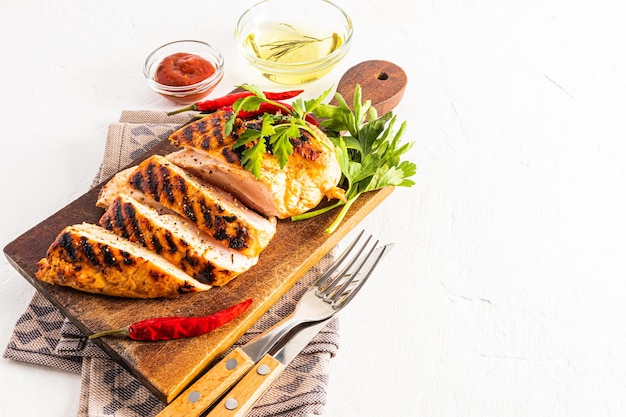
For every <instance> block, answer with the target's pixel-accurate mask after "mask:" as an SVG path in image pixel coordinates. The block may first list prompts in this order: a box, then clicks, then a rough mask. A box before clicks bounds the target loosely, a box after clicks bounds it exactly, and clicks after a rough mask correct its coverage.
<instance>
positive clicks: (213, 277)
mask: <svg viewBox="0 0 626 417" xmlns="http://www.w3.org/2000/svg"><path fill="white" fill-rule="evenodd" d="M100 225H101V226H102V227H105V228H107V229H108V230H110V231H112V232H114V233H115V234H117V235H120V236H121V235H126V236H127V238H128V239H129V240H130V241H133V242H138V241H139V240H140V239H141V241H142V242H143V243H142V246H144V247H145V248H147V249H149V250H152V251H154V252H155V253H156V254H158V255H161V256H163V257H164V258H165V259H167V260H168V261H170V262H171V263H173V264H174V265H176V266H177V267H179V268H180V269H181V270H183V271H184V272H186V273H187V274H189V275H191V276H192V277H194V278H195V279H197V280H199V281H200V282H203V283H206V284H210V285H223V284H224V283H226V282H228V281H230V280H231V279H233V278H234V277H236V276H237V275H239V274H240V273H242V272H244V271H245V270H247V269H248V268H249V267H250V266H252V265H254V264H255V263H256V261H257V259H256V258H250V257H247V256H243V255H240V254H235V253H234V252H233V251H230V250H226V249H222V248H221V247H219V248H218V247H216V246H214V245H217V246H219V245H218V244H217V243H212V241H211V240H210V238H209V237H208V236H206V235H205V234H203V233H201V232H200V231H199V230H198V229H197V228H196V227H195V226H194V225H192V224H191V223H190V222H187V221H185V220H184V219H183V218H181V217H179V216H178V215H173V214H168V215H159V214H158V212H157V211H156V210H155V209H153V208H151V207H149V206H146V205H144V204H142V203H140V202H139V201H138V200H136V199H134V198H133V197H131V196H129V195H127V194H121V195H120V196H118V197H117V198H116V199H115V200H114V201H113V202H112V203H111V205H110V206H109V207H108V208H107V210H106V212H105V213H104V215H103V216H102V217H101V218H100ZM236 244H238V243H236ZM235 258H236V259H235Z"/></svg>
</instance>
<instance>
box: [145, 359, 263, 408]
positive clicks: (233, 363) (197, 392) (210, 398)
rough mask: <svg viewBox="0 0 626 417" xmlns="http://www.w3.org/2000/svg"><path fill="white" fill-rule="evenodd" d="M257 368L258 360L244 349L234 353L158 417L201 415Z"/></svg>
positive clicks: (214, 367) (215, 366)
mask: <svg viewBox="0 0 626 417" xmlns="http://www.w3.org/2000/svg"><path fill="white" fill-rule="evenodd" d="M253 365H254V361H253V360H252V359H250V358H249V357H248V355H246V354H245V353H244V352H243V351H242V350H241V348H237V349H235V350H233V351H232V352H231V353H230V354H228V355H227V356H226V357H224V359H222V360H221V361H220V362H218V363H217V364H216V365H214V366H213V367H212V368H211V369H210V370H209V371H208V372H206V373H205V374H204V375H203V376H202V377H201V378H200V379H198V380H197V381H196V382H195V383H194V384H193V385H191V386H190V387H189V388H187V390H185V391H184V392H183V393H182V394H180V395H179V396H178V397H177V398H176V399H175V400H174V401H172V402H171V403H170V404H169V405H168V406H167V407H166V408H164V409H163V411H161V412H160V413H159V414H158V416H157V417H180V416H199V415H201V414H202V413H203V412H204V411H206V410H207V409H208V408H209V407H210V406H211V405H212V404H213V403H214V402H215V401H216V400H218V399H219V398H220V397H221V396H222V395H223V394H224V393H225V392H227V391H228V390H229V389H230V387H232V386H233V385H234V384H235V383H237V381H238V380H239V379H240V378H241V377H242V376H243V375H244V374H245V373H246V372H248V370H249V369H250V368H252V366H253Z"/></svg>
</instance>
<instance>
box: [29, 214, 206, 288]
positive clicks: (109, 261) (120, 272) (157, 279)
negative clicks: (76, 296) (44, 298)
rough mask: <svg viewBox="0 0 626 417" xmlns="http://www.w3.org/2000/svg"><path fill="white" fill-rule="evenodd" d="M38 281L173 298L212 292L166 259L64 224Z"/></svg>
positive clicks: (95, 229) (95, 230) (104, 233)
mask: <svg viewBox="0 0 626 417" xmlns="http://www.w3.org/2000/svg"><path fill="white" fill-rule="evenodd" d="M38 267H39V269H38V271H37V273H36V277H37V278H38V279H39V280H41V281H43V282H47V283H49V284H56V285H63V286H68V287H72V288H75V289H77V290H80V291H86V292H90V293H95V294H104V295H111V296H117V297H130V298H158V297H175V296H177V295H179V294H184V293H191V292H198V291H205V290H208V289H209V288H211V287H210V286H209V285H206V284H203V283H201V282H199V281H197V280H195V279H193V278H192V277H190V276H189V275H187V274H186V273H184V272H183V271H181V270H180V269H178V268H176V267H175V266H174V265H172V264H171V263H169V262H167V261H166V260H165V259H164V258H162V257H161V256H159V255H156V254H155V253H153V252H151V251H149V250H147V249H145V248H144V247H142V246H140V245H138V244H135V243H133V242H130V241H129V240H126V239H124V238H121V237H119V236H117V235H116V234H114V233H112V232H110V231H108V230H106V229H103V228H101V227H99V226H96V225H93V224H88V223H82V224H76V225H72V226H67V227H66V228H65V229H63V230H62V231H61V233H59V235H58V236H57V238H56V240H55V241H54V242H53V243H52V245H51V246H50V248H49V249H48V252H47V254H46V258H43V259H42V260H40V261H39V263H38Z"/></svg>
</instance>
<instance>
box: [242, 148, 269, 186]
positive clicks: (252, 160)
mask: <svg viewBox="0 0 626 417" xmlns="http://www.w3.org/2000/svg"><path fill="white" fill-rule="evenodd" d="M266 151H267V149H266V147H265V141H264V140H257V141H256V143H255V144H254V145H252V146H251V147H249V148H247V149H246V150H244V151H243V152H242V156H241V165H243V166H244V167H245V168H246V169H247V170H248V171H250V172H251V173H252V174H254V176H255V177H257V178H259V177H260V176H261V164H262V162H263V154H264V153H265V152H266Z"/></svg>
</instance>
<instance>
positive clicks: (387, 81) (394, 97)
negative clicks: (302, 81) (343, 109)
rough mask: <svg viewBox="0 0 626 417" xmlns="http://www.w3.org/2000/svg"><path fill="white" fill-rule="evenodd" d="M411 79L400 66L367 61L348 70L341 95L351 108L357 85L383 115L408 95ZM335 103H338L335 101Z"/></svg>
mask: <svg viewBox="0 0 626 417" xmlns="http://www.w3.org/2000/svg"><path fill="white" fill-rule="evenodd" d="M407 82H408V79H407V76H406V73H405V72H404V70H403V69H402V68H400V67H399V66H398V65H396V64H394V63H392V62H389V61H380V60H372V61H364V62H361V63H360V64H357V65H355V66H353V67H351V68H350V69H348V70H347V71H346V73H345V74H344V75H343V77H341V79H340V80H339V84H338V85H337V92H338V93H339V94H341V96H342V97H343V98H344V100H345V101H346V102H347V103H348V105H349V106H352V97H353V96H354V89H355V87H356V85H357V84H359V85H360V86H361V92H362V97H363V98H364V99H367V100H370V101H371V102H372V106H374V108H376V110H377V111H378V114H379V115H383V114H385V113H387V112H388V111H390V110H392V109H394V108H395V107H396V106H397V105H398V103H400V101H401V100H402V97H403V96H404V90H405V89H406V85H407ZM331 104H337V102H336V100H335V99H333V100H332V101H331Z"/></svg>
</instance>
